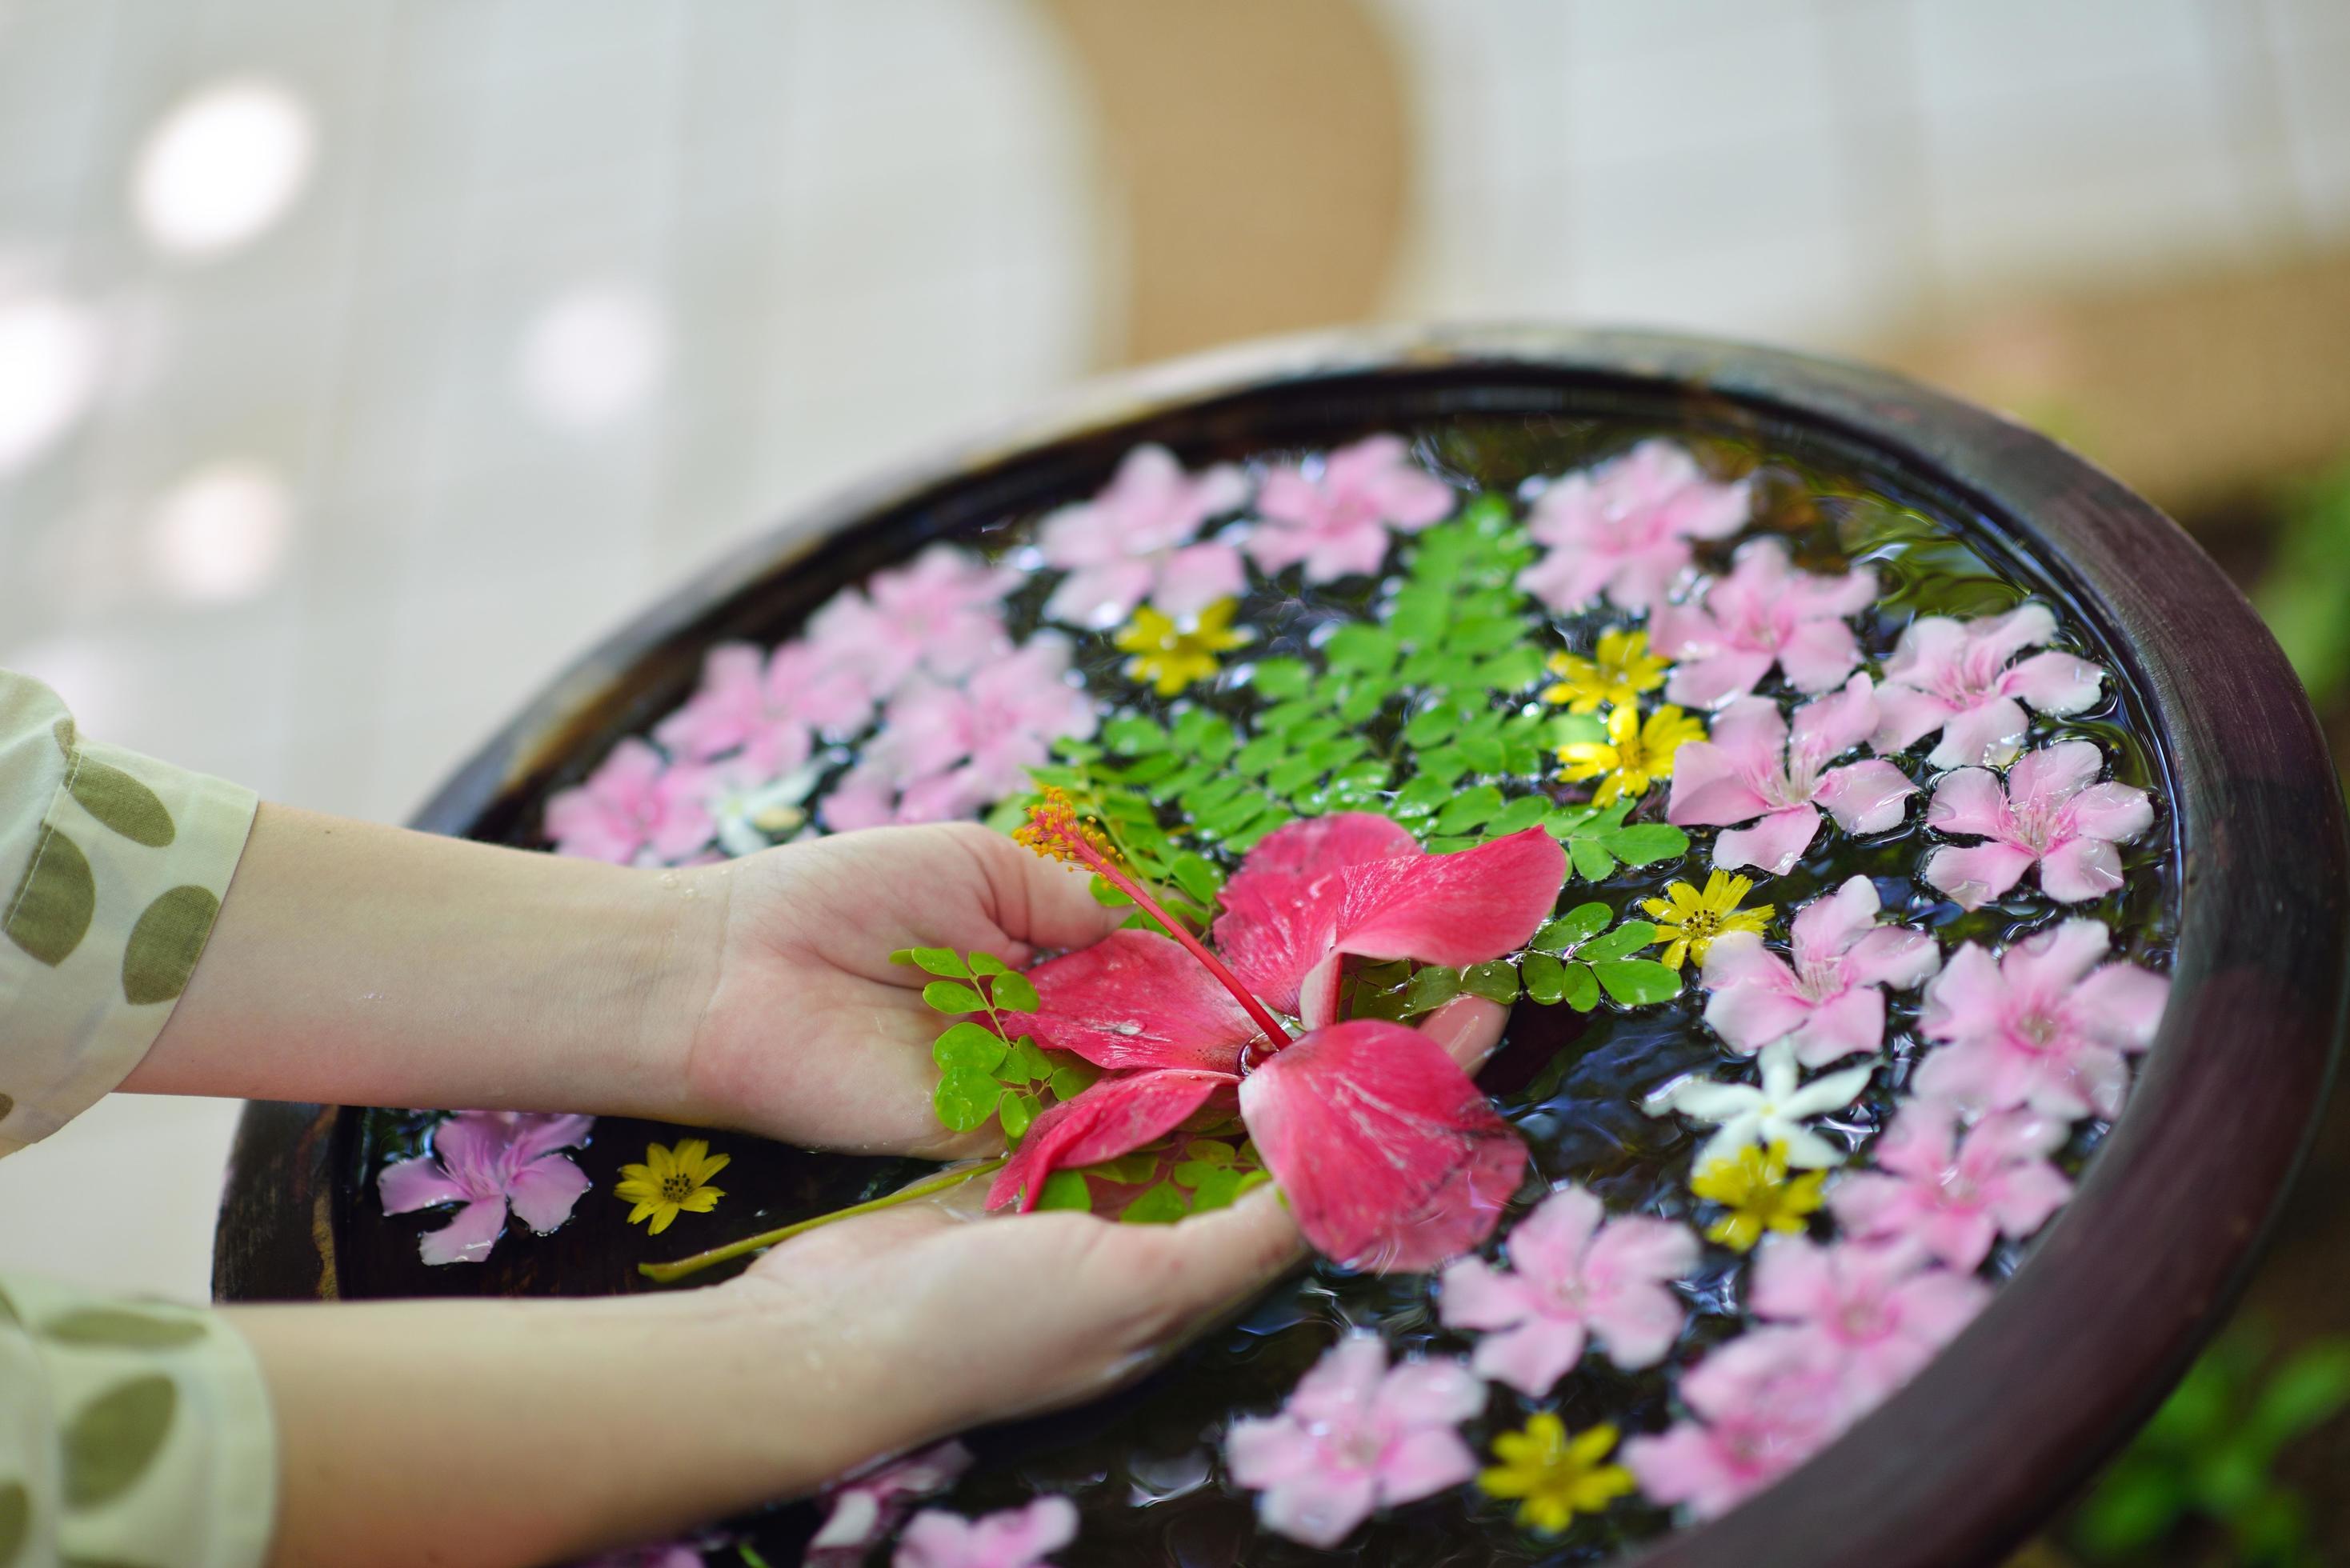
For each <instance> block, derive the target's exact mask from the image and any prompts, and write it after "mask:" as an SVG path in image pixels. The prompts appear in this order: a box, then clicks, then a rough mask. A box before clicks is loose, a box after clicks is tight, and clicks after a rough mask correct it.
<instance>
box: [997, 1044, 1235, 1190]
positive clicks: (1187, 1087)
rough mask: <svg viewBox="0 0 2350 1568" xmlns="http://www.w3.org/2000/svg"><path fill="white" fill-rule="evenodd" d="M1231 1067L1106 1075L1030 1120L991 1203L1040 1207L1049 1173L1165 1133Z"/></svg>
mask: <svg viewBox="0 0 2350 1568" xmlns="http://www.w3.org/2000/svg"><path fill="white" fill-rule="evenodd" d="M1235 1081H1236V1080H1235V1079H1234V1078H1233V1077H1232V1075H1230V1074H1226V1073H1200V1072H1180V1071H1169V1072H1154V1073H1134V1074H1129V1075H1124V1076H1118V1077H1109V1078H1104V1079H1102V1080H1101V1081H1099V1082H1098V1083H1097V1084H1095V1085H1094V1086H1093V1087H1091V1088H1089V1089H1087V1091H1086V1092H1085V1093H1083V1094H1081V1095H1079V1096H1077V1097H1076V1099H1074V1100H1065V1101H1063V1102H1062V1103H1061V1104H1059V1105H1057V1106H1054V1107H1053V1108H1052V1109H1051V1110H1049V1111H1046V1112H1045V1114H1044V1115H1043V1116H1038V1117H1037V1118H1036V1119H1035V1122H1033V1123H1032V1124H1030V1126H1029V1128H1028V1132H1027V1135H1026V1136H1025V1137H1023V1138H1022V1139H1021V1140H1020V1148H1019V1151H1018V1152H1017V1153H1015V1154H1014V1155H1013V1157H1012V1158H1011V1161H1010V1163H1008V1164H1006V1165H1005V1166H1004V1168H1003V1169H1002V1170H999V1171H997V1172H996V1173H995V1180H994V1182H993V1184H992V1185H990V1186H989V1188H988V1189H987V1206H988V1207H989V1208H990V1209H1001V1208H1003V1206H1004V1205H1005V1204H1007V1203H1014V1202H1016V1203H1017V1204H1018V1206H1019V1209H1020V1210H1021V1212H1023V1213H1025V1212H1027V1211H1028V1210H1031V1209H1034V1208H1035V1207H1036V1200H1037V1199H1039V1198H1041V1197H1043V1196H1044V1193H1045V1178H1046V1177H1048V1176H1050V1175H1052V1173H1053V1172H1055V1170H1061V1169H1066V1168H1069V1167H1072V1166H1079V1165H1098V1164H1100V1163H1101V1162H1102V1161H1103V1160H1106V1159H1116V1158H1118V1156H1120V1155H1122V1154H1131V1153H1133V1152H1134V1151H1135V1150H1136V1149H1138V1148H1140V1147H1142V1146H1143V1145H1144V1144H1147V1143H1150V1142H1153V1141H1155V1140H1157V1139H1159V1138H1162V1137H1166V1136H1167V1135H1168V1134H1169V1133H1170V1132H1173V1131H1174V1130H1175V1129H1176V1128H1177V1127H1180V1126H1181V1125H1182V1124H1183V1122H1184V1120H1185V1119H1186V1118H1187V1117H1189V1116H1191V1114H1192V1113H1193V1112H1194V1111H1197V1110H1198V1109H1199V1108H1200V1107H1201V1106H1204V1105H1206V1104H1207V1103H1208V1102H1209V1101H1210V1100H1211V1099H1213V1098H1214V1097H1215V1096H1217V1095H1218V1094H1219V1093H1220V1092H1222V1091H1223V1090H1226V1089H1229V1088H1230V1087H1231V1086H1232V1084H1233V1083H1234V1082H1235Z"/></svg>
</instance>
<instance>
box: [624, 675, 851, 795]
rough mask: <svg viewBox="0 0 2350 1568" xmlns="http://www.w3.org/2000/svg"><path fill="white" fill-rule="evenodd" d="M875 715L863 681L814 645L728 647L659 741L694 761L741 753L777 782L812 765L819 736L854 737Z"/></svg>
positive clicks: (662, 726) (661, 728) (660, 730)
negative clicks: (761, 648) (764, 650)
mask: <svg viewBox="0 0 2350 1568" xmlns="http://www.w3.org/2000/svg"><path fill="white" fill-rule="evenodd" d="M872 715H873V698H872V695H871V693H869V692H868V691H866V690H865V682H864V681H863V680H860V679H859V678H858V676H857V674H856V673H855V672H854V671H852V670H849V669H847V667H846V666H843V665H840V664H837V663H834V662H832V661H831V660H829V659H827V657H826V656H825V654H824V652H823V650H822V649H818V648H816V646H815V645H814V644H812V643H806V642H787V643H785V644H784V645H783V646H782V647H780V648H778V649H775V652H774V653H772V654H762V653H761V652H760V651H759V650H758V649H756V648H754V647H753V646H751V645H750V644H749V643H745V642H722V643H720V644H718V645H717V646H716V647H714V648H712V649H711V650H710V651H709V653H707V654H706V655H704V656H703V658H702V685H701V686H700V688H699V689H697V690H696V691H695V692H694V694H693V696H692V697H691V699H689V700H688V701H687V702H686V704H685V706H684V707H682V708H680V709H679V710H678V711H676V712H674V713H671V715H670V716H669V717H668V718H666V719H664V720H662V721H661V722H660V723H659V724H658V725H656V726H655V727H654V729H653V739H655V740H657V741H659V742H660V743H661V744H662V745H664V746H667V747H668V748H669V749H670V751H671V753H674V754H675V755H677V756H679V757H681V758H683V759H684V760H686V761H688V762H707V761H709V760H711V759H712V758H714V757H723V756H726V755H728V754H729V753H740V756H741V759H742V761H743V763H744V764H745V765H746V766H747V767H749V768H750V769H752V770H754V773H755V774H758V775H761V776H764V777H766V778H774V777H775V775H777V774H785V773H789V772H790V771H791V770H792V769H794V768H796V767H798V766H799V765H800V764H801V763H805V762H806V761H807V760H808V756H809V753H811V752H812V751H813V750H814V747H815V737H816V735H818V734H826V735H833V736H846V735H850V734H854V733H855V732H858V730H861V729H863V728H864V727H865V722H866V721H867V720H868V719H869V718H871V717H872Z"/></svg>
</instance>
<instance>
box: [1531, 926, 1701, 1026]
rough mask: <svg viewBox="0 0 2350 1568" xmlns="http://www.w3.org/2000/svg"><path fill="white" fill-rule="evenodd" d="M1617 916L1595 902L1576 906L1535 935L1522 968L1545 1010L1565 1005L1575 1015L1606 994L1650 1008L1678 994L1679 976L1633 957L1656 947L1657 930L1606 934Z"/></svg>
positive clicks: (1619, 929) (1633, 928) (1629, 929)
mask: <svg viewBox="0 0 2350 1568" xmlns="http://www.w3.org/2000/svg"><path fill="white" fill-rule="evenodd" d="M1613 913H1614V911H1612V910H1610V909H1608V908H1607V905H1605V904H1602V903H1598V902H1596V901H1594V902H1591V903H1586V904H1577V905H1576V906H1575V908H1574V909H1569V910H1568V911H1567V912H1566V913H1565V914H1564V915H1561V916H1559V917H1558V919H1555V920H1552V921H1551V922H1549V923H1548V924H1547V925H1545V926H1544V927H1543V929H1540V930H1538V931H1536V932H1535V933H1534V941H1533V943H1532V944H1531V946H1532V950H1531V951H1529V952H1528V953H1527V954H1526V956H1525V959H1524V961H1523V965H1522V968H1521V973H1522V974H1523V978H1524V981H1525V987H1526V994H1527V995H1528V996H1530V997H1532V998H1533V999H1534V1001H1536V1002H1542V1003H1544V1005H1545V1006H1548V1005H1553V1004H1555V1003H1558V1002H1565V1003H1566V1005H1568V1006H1569V1007H1572V1008H1574V1009H1575V1011H1576V1012H1590V1011H1591V1010H1592V1009H1593V1008H1595V1007H1596V1006H1598V1005H1599V996H1600V993H1601V992H1603V991H1604V992H1607V995H1608V996H1609V997H1610V998H1612V999H1613V1000H1614V1001H1615V1002H1617V1003H1618V1004H1619V1005H1622V1006H1625V1007H1646V1006H1648V1005H1651V1004H1652V1003H1655V1002H1669V1001H1670V1000H1672V999H1673V998H1674V997H1676V996H1678V995H1679V994H1680V989H1681V977H1680V973H1679V971H1676V970H1670V969H1667V968H1666V967H1665V966H1664V965H1663V964H1660V963H1659V962H1657V961H1655V960H1653V959H1641V958H1634V957H1632V955H1633V954H1634V953H1637V952H1638V951H1639V950H1641V949H1642V948H1646V947H1653V946H1655V945H1656V941H1657V935H1658V932H1657V928H1656V926H1655V925H1654V924H1652V923H1651V922H1649V921H1648V920H1626V921H1625V922H1624V923H1623V924H1622V925H1619V926H1617V928H1616V929H1614V930H1612V931H1610V930H1606V927H1607V922H1608V920H1609V919H1611V918H1612V917H1613ZM1603 931H1605V934H1604V935H1603V934H1602V932H1603Z"/></svg>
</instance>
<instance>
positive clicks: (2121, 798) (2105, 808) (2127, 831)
mask: <svg viewBox="0 0 2350 1568" xmlns="http://www.w3.org/2000/svg"><path fill="white" fill-rule="evenodd" d="M2072 817H2073V826H2074V828H2075V829H2076V830H2078V831H2079V832H2080V833H2082V834H2084V835H2085V836H2088V837H2091V838H2104V839H2109V840H2111V841H2112V842H2114V843H2116V844H2126V843H2128V842H2129V841H2130V840H2131V839H2133V838H2136V837H2137V836H2138V835H2139V834H2141V833H2144V832H2145V831H2146V830H2147V828H2149V827H2151V826H2154V802H2153V800H2152V799H2151V798H2150V797H2149V796H2148V795H2147V793H2146V791H2144V790H2142V789H2136V788H2133V787H2132V786H2130V785H2128V784H2091V785H2090V786H2089V787H2088V788H2086V789H2085V790H2083V791H2082V792H2081V793H2080V794H2076V795H2074V797H2073V809H2072Z"/></svg>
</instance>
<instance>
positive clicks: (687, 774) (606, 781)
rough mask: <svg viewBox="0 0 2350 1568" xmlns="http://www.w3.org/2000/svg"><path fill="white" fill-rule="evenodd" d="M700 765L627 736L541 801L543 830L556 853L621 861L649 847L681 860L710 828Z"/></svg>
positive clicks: (713, 826) (707, 783)
mask: <svg viewBox="0 0 2350 1568" xmlns="http://www.w3.org/2000/svg"><path fill="white" fill-rule="evenodd" d="M710 787H711V777H710V772H709V770H708V769H706V768H703V767H700V766H697V765H696V764H694V763H676V764H674V765H672V764H671V763H667V762H664V761H663V760H662V758H661V754H660V753H659V752H657V751H655V750H654V749H653V748H652V747H650V746H649V745H647V744H646V743H645V742H642V741H639V740H638V739H636V738H635V737H634V736H630V737H629V739H627V740H625V741H622V742H620V743H619V745H617V746H614V747H613V748H612V753H611V755H609V756H608V757H606V758H605V759H604V761H603V762H602V763H600V764H598V767H597V769H596V771H595V772H594V773H592V774H588V775H587V782H586V783H585V784H577V785H575V786H574V787H572V788H570V789H567V790H559V791H557V792H556V794H553V795H550V796H549V797H548V798H547V802H546V836H547V837H549V838H551V839H553V840H554V841H555V852H556V854H558V855H578V856H584V857H587V859H590V860H609V861H611V862H612V863H614V864H615V865H619V866H626V865H629V864H630V863H631V862H633V861H635V860H637V859H638V858H639V857H641V856H643V855H645V854H646V853H648V852H650V855H651V857H652V858H654V859H656V860H682V859H684V858H685V857H687V856H689V855H691V854H693V853H694V852H695V851H697V850H699V849H701V848H702V847H703V846H706V845H707V844H709V842H710V841H711V839H712V837H713V836H715V835H716V834H717V832H718V825H717V823H716V822H714V821H713V820H712V818H711V815H710V812H709V809H708V808H707V806H705V805H703V802H704V800H705V799H706V798H707V796H708V795H709V793H710Z"/></svg>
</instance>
